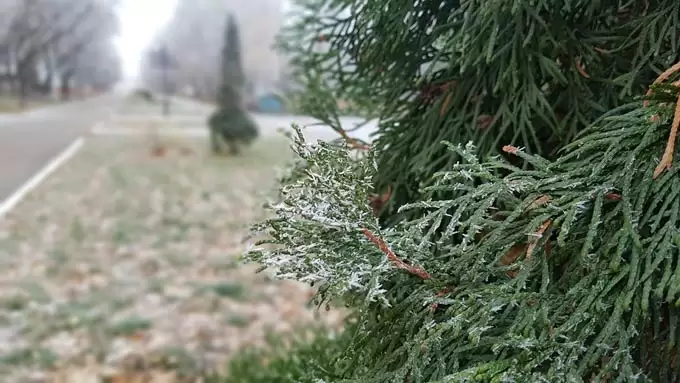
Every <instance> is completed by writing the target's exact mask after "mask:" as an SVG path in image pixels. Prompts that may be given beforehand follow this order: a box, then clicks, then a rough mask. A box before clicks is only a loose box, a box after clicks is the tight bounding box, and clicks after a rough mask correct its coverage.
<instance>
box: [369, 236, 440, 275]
mask: <svg viewBox="0 0 680 383" xmlns="http://www.w3.org/2000/svg"><path fill="white" fill-rule="evenodd" d="M362 231H363V232H364V235H365V236H366V238H368V240H369V241H371V242H373V243H374V244H375V245H376V246H378V248H379V249H380V251H382V252H383V253H385V255H386V256H387V259H388V260H390V262H392V264H394V265H395V266H396V267H397V268H399V269H402V270H406V271H408V272H409V273H411V274H413V275H417V276H419V277H420V278H422V279H432V276H430V274H429V273H428V272H427V271H425V270H424V269H423V268H420V267H416V266H411V265H409V264H407V263H406V262H404V261H402V260H401V259H400V258H399V257H397V255H396V254H394V252H393V251H392V249H390V247H389V246H388V245H387V243H385V241H384V240H383V239H382V238H379V237H377V236H376V235H374V234H373V233H371V232H370V231H369V230H368V229H366V228H364V229H363V230H362Z"/></svg>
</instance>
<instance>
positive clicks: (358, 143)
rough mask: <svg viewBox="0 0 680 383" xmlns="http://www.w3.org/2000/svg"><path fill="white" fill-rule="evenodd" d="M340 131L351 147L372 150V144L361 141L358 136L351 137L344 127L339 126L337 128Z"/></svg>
mask: <svg viewBox="0 0 680 383" xmlns="http://www.w3.org/2000/svg"><path fill="white" fill-rule="evenodd" d="M336 131H337V132H338V133H340V136H341V137H342V138H344V139H345V141H346V142H347V144H348V145H349V147H350V148H352V149H357V150H370V149H371V146H370V145H368V144H365V143H363V142H361V141H359V140H358V139H356V138H353V137H350V136H349V134H347V131H346V130H345V129H343V128H338V129H337V130H336Z"/></svg>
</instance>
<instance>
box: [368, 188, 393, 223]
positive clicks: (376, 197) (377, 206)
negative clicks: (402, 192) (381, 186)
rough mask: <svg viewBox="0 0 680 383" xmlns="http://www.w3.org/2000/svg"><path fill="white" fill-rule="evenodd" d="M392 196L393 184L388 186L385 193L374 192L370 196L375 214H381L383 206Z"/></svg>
mask: <svg viewBox="0 0 680 383" xmlns="http://www.w3.org/2000/svg"><path fill="white" fill-rule="evenodd" d="M390 197H392V185H388V186H387V191H386V192H385V193H383V194H373V195H371V196H369V197H368V202H369V204H370V205H371V209H372V210H373V215H374V216H376V217H377V216H379V215H380V212H381V211H382V209H383V207H384V206H385V204H386V203H387V201H389V200H390Z"/></svg>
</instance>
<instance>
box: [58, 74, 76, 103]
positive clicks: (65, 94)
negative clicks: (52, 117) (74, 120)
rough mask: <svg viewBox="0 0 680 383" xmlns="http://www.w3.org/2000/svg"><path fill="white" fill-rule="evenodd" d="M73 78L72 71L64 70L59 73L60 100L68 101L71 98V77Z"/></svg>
mask: <svg viewBox="0 0 680 383" xmlns="http://www.w3.org/2000/svg"><path fill="white" fill-rule="evenodd" d="M72 78H73V72H72V71H66V72H64V73H63V74H62V75H61V84H60V92H59V94H60V96H61V100H62V101H68V100H69V99H70V98H71V85H70V83H71V79H72Z"/></svg>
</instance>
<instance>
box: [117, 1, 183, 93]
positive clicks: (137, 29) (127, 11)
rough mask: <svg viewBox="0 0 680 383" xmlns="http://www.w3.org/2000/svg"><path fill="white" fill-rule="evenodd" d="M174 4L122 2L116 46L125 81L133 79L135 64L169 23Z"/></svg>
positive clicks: (137, 70) (136, 66) (137, 67)
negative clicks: (119, 31) (158, 32)
mask: <svg viewBox="0 0 680 383" xmlns="http://www.w3.org/2000/svg"><path fill="white" fill-rule="evenodd" d="M176 2H177V1H176V0H122V1H121V4H120V8H119V15H120V23H121V33H120V37H119V38H118V39H117V41H116V44H117V45H118V49H119V51H120V54H121V57H122V59H123V69H124V73H125V77H126V78H127V79H130V80H132V79H134V78H135V77H136V76H137V74H138V72H139V63H140V59H141V57H142V54H143V52H144V50H145V49H146V48H147V46H148V45H149V43H150V42H151V40H152V39H153V37H154V35H155V33H156V32H157V31H158V30H159V29H160V28H161V27H162V26H163V25H164V24H165V23H166V22H168V20H169V19H170V17H171V16H172V13H173V10H174V9H175V4H176Z"/></svg>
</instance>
